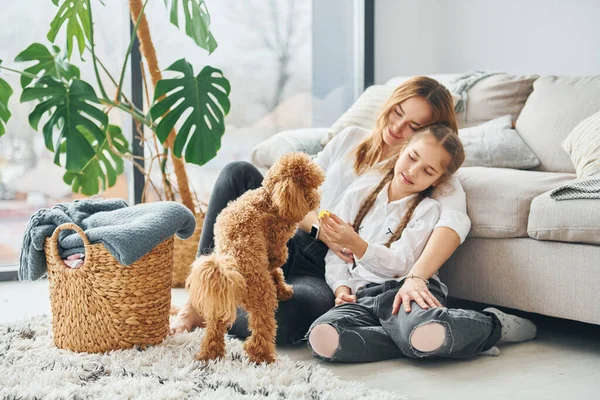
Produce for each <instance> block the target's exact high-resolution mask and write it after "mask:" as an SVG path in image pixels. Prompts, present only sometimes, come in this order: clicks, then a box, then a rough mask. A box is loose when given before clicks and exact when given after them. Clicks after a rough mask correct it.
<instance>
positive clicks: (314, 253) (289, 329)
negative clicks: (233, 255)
mask: <svg viewBox="0 0 600 400" xmlns="http://www.w3.org/2000/svg"><path fill="white" fill-rule="evenodd" d="M262 181H263V176H262V174H261V173H260V171H258V169H256V168H255V167H254V166H253V165H252V164H250V163H248V162H244V161H240V162H232V163H229V164H228V165H226V166H225V168H224V169H223V170H222V171H221V173H220V174H219V177H218V178H217V182H216V183H215V187H214V189H213V192H212V195H211V198H210V201H209V203H208V210H207V211H206V217H205V219H204V225H203V227H202V236H201V237H200V244H199V246H198V256H200V255H203V254H209V253H210V252H211V251H212V249H213V248H214V225H215V221H216V220H217V216H218V215H219V213H220V212H221V211H222V210H223V209H224V208H225V207H226V206H227V204H228V203H229V202H230V201H232V200H235V199H237V198H238V197H240V196H241V195H242V194H244V193H245V192H246V191H248V190H252V189H256V188H259V187H261V186H262ZM287 246H288V252H289V256H288V260H287V261H286V263H285V264H284V265H283V267H282V269H283V272H284V275H285V279H286V282H287V283H289V284H290V285H292V286H293V288H294V295H293V296H292V298H291V299H290V300H288V301H284V302H280V303H279V307H278V308H277V311H276V313H275V319H276V320H277V325H278V327H277V344H278V345H281V344H291V343H295V342H298V341H300V340H302V339H303V338H304V336H305V335H306V332H307V331H308V328H309V327H310V325H311V324H312V323H313V321H315V320H316V319H317V318H319V317H320V316H321V315H323V314H324V313H325V312H327V311H328V310H329V309H331V308H332V307H333V306H334V303H335V298H334V295H333V293H332V291H331V289H330V288H329V286H328V285H327V283H326V282H325V255H326V254H327V250H328V248H327V246H326V245H325V244H324V243H323V242H321V241H318V240H314V239H313V238H311V237H310V236H309V235H308V234H307V233H306V232H303V231H301V230H298V231H297V232H296V234H295V235H294V237H293V238H292V239H290V240H289V241H288V244H287ZM229 333H230V334H232V335H235V336H239V337H243V338H245V337H248V336H250V331H249V330H248V318H247V315H246V312H245V311H244V310H242V309H238V317H237V319H236V321H235V323H234V324H233V326H232V327H231V329H230V330H229Z"/></svg>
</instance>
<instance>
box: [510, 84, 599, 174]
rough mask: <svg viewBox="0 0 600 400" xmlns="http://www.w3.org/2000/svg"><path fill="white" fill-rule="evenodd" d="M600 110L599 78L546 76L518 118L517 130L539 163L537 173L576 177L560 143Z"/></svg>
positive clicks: (534, 88)
mask: <svg viewBox="0 0 600 400" xmlns="http://www.w3.org/2000/svg"><path fill="white" fill-rule="evenodd" d="M598 110H600V76H581V77H564V76H562V77H561V76H544V77H541V78H539V79H538V80H536V81H535V82H534V84H533V92H532V93H531V95H530V96H529V98H527V102H526V103H525V107H523V110H522V111H521V114H520V115H519V118H517V123H516V129H517V132H519V135H521V137H522V138H523V140H524V141H525V143H526V144H527V146H528V147H529V148H530V149H531V151H533V152H534V153H535V155H536V156H537V157H538V158H539V159H540V166H539V167H537V169H536V170H537V171H547V172H570V173H575V168H573V163H572V162H571V159H570V158H569V156H568V155H567V154H566V153H565V152H564V151H563V149H562V148H561V143H562V142H563V141H564V140H565V139H566V138H567V136H569V133H571V131H572V130H573V128H575V126H577V124H579V123H580V122H581V121H583V120H584V119H586V118H587V117H589V116H590V115H592V114H593V113H595V112H597V111H598Z"/></svg>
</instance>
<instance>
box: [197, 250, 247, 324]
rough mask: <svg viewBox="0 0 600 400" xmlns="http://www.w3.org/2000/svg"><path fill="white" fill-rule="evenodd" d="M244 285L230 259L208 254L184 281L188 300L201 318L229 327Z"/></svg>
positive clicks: (233, 262) (241, 277)
mask: <svg viewBox="0 0 600 400" xmlns="http://www.w3.org/2000/svg"><path fill="white" fill-rule="evenodd" d="M245 285H246V281H245V279H244V277H243V276H242V274H240V273H239V272H238V269H237V265H236V262H235V260H234V259H233V258H231V257H227V256H219V255H215V254H211V255H209V256H202V257H200V258H198V259H197V260H196V261H194V264H192V271H191V272H190V275H189V276H188V278H187V280H186V288H187V289H188V290H189V292H190V300H191V302H192V305H193V306H194V308H195V309H196V310H197V311H198V312H199V313H200V314H201V315H202V316H203V317H204V318H211V317H212V318H216V319H219V320H221V321H223V322H225V323H226V324H227V325H228V326H231V325H232V324H233V322H234V321H235V319H236V316H237V304H238V301H237V293H241V292H242V289H243V288H244V287H245Z"/></svg>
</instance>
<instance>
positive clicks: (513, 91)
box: [456, 74, 538, 128]
mask: <svg viewBox="0 0 600 400" xmlns="http://www.w3.org/2000/svg"><path fill="white" fill-rule="evenodd" d="M537 78H538V75H525V76H515V75H510V74H494V75H492V76H488V77H487V78H484V79H482V80H480V81H479V82H477V83H475V84H474V85H473V87H471V88H470V89H469V91H468V92H467V104H466V108H465V111H463V112H460V113H458V114H457V115H456V118H457V120H458V124H459V126H460V127H461V128H467V127H471V126H475V125H479V124H482V123H484V122H486V121H490V120H492V119H495V118H499V117H502V116H503V115H510V116H511V117H512V121H516V120H517V117H518V116H519V114H520V113H521V110H522V109H523V106H524V105H525V102H526V100H527V98H528V97H529V95H530V94H531V92H532V90H533V82H534V81H535V80H536V79H537Z"/></svg>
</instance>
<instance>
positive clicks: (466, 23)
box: [375, 0, 600, 83]
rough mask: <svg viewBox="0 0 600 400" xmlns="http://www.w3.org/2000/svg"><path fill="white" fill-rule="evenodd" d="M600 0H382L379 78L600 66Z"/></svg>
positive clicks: (585, 70)
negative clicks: (484, 70) (478, 71)
mask: <svg viewBox="0 0 600 400" xmlns="http://www.w3.org/2000/svg"><path fill="white" fill-rule="evenodd" d="M599 19H600V0H376V1H375V82H376V83H383V82H385V81H386V80H388V79H389V78H391V77H393V76H398V75H415V74H432V73H443V72H466V71H471V70H475V69H487V70H494V71H506V72H510V73H515V74H528V73H537V74H540V75H549V74H556V75H597V74H600V23H598V21H599Z"/></svg>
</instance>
